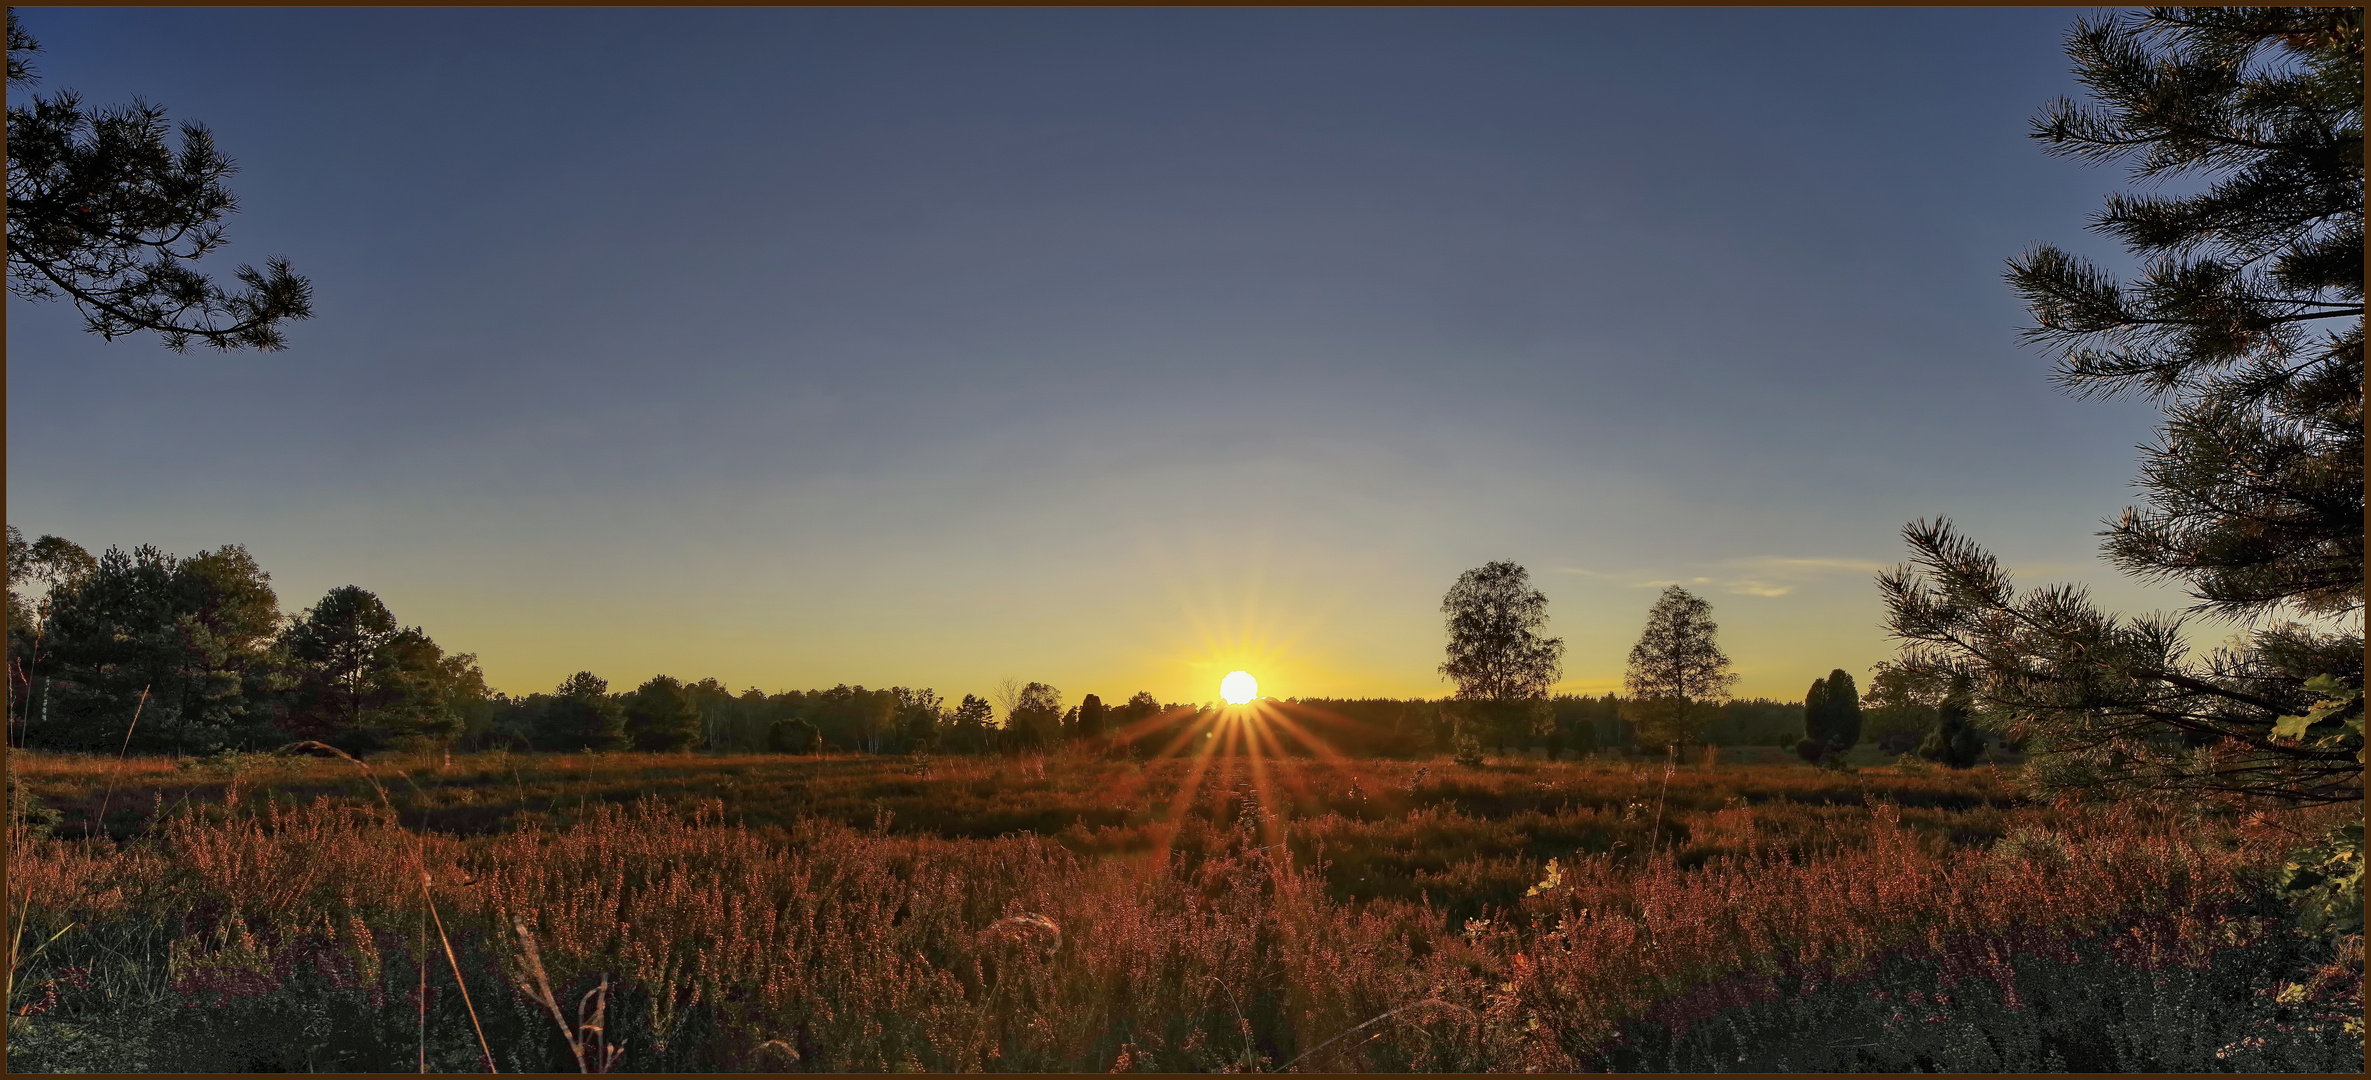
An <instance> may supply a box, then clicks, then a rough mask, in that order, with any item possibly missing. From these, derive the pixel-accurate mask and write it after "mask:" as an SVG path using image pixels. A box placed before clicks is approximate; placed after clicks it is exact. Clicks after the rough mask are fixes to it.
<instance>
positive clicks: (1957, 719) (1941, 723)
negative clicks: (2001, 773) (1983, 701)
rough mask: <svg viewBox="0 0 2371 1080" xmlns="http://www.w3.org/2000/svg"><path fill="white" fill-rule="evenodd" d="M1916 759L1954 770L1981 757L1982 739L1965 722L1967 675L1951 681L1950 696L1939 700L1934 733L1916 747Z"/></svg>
mask: <svg viewBox="0 0 2371 1080" xmlns="http://www.w3.org/2000/svg"><path fill="white" fill-rule="evenodd" d="M1918 756H1919V757H1922V758H1925V759H1927V760H1928V761H1939V762H1942V763H1943V764H1945V765H1949V766H1951V767H1952V768H1954V769H1965V768H1967V767H1969V766H1971V765H1974V764H1975V763H1976V762H1977V760H1978V759H1980V758H1982V757H1983V756H1984V736H1983V734H1982V733H1980V732H1978V731H1977V730H1976V729H1975V727H1974V726H1972V725H1970V724H1969V723H1968V678H1967V676H1965V675H1961V676H1958V677H1957V678H1955V679H1954V680H1953V681H1952V684H1951V693H1950V695H1949V696H1948V697H1945V698H1944V699H1943V705H1942V708H1941V709H1940V710H1939V716H1938V718H1937V719H1936V721H1935V727H1934V730H1932V731H1929V732H1927V736H1926V741H1924V742H1921V743H1919V744H1918Z"/></svg>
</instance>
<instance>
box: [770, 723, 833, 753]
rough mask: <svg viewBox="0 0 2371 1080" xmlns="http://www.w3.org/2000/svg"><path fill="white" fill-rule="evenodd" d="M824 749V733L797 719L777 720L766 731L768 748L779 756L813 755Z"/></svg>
mask: <svg viewBox="0 0 2371 1080" xmlns="http://www.w3.org/2000/svg"><path fill="white" fill-rule="evenodd" d="M822 747H823V733H822V732H820V731H817V730H815V725H813V724H810V723H808V722H806V721H804V720H800V719H797V718H795V717H794V718H792V719H789V720H776V721H774V724H773V726H772V727H771V728H768V729H767V731H766V748H767V749H769V750H772V751H773V752H775V753H777V754H812V753H814V752H815V751H817V750H819V749H822Z"/></svg>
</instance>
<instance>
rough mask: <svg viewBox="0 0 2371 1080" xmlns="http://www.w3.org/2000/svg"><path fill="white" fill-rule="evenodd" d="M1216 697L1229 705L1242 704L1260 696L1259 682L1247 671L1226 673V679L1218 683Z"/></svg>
mask: <svg viewBox="0 0 2371 1080" xmlns="http://www.w3.org/2000/svg"><path fill="white" fill-rule="evenodd" d="M1218 696H1220V697H1223V698H1225V699H1227V704H1229V705H1241V704H1244V703H1246V702H1248V701H1250V700H1251V699H1253V698H1255V697H1258V696H1260V681H1259V680H1258V679H1255V678H1252V677H1251V672H1248V671H1230V672H1227V677H1226V678H1224V679H1220V680H1219V681H1218Z"/></svg>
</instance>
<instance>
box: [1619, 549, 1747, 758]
mask: <svg viewBox="0 0 2371 1080" xmlns="http://www.w3.org/2000/svg"><path fill="white" fill-rule="evenodd" d="M1719 632H1720V624H1718V623H1715V622H1713V621H1712V605H1711V604H1708V603H1706V602H1705V601H1704V600H1703V598H1701V597H1698V596H1696V595H1695V594H1693V593H1690V592H1689V591H1688V590H1686V589H1683V588H1680V587H1679V586H1677V585H1673V586H1670V587H1668V588H1665V589H1664V590H1663V595H1662V596H1660V597H1657V598H1656V600H1655V605H1654V607H1652V608H1649V609H1648V610H1647V624H1646V628H1645V629H1643V630H1641V631H1640V632H1639V635H1638V644H1636V645H1633V646H1631V648H1630V664H1629V668H1628V670H1627V671H1626V672H1625V674H1624V676H1623V688H1624V689H1625V690H1627V691H1629V693H1630V698H1629V700H1628V701H1626V702H1625V703H1624V704H1623V714H1622V715H1623V718H1624V719H1626V720H1629V721H1630V723H1631V725H1632V727H1633V728H1634V729H1635V730H1636V731H1637V733H1638V739H1639V741H1640V742H1641V743H1642V744H1645V745H1649V746H1666V747H1667V746H1679V745H1685V744H1687V743H1691V742H1700V741H1702V738H1703V728H1704V726H1705V725H1706V724H1708V723H1710V722H1711V720H1712V718H1713V715H1714V712H1713V710H1712V708H1711V707H1710V706H1713V705H1716V704H1718V703H1719V702H1720V701H1722V700H1723V699H1725V698H1727V697H1728V695H1729V687H1730V686H1732V685H1734V684H1735V683H1736V682H1737V675H1736V673H1734V672H1732V671H1730V670H1729V657H1728V654H1726V653H1723V652H1722V651H1721V649H1720V646H1719V645H1718V644H1716V643H1715V642H1714V635H1716V634H1718V633H1719Z"/></svg>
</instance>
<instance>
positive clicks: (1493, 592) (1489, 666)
mask: <svg viewBox="0 0 2371 1080" xmlns="http://www.w3.org/2000/svg"><path fill="white" fill-rule="evenodd" d="M1441 612H1442V614H1444V615H1446V616H1448V620H1447V621H1448V629H1449V658H1448V659H1447V660H1446V661H1444V662H1442V664H1441V674H1443V675H1445V676H1448V677H1449V678H1451V679H1453V680H1455V681H1456V683H1457V696H1458V697H1459V698H1461V699H1465V700H1481V701H1489V700H1515V699H1521V698H1535V697H1542V696H1545V695H1546V694H1547V692H1548V687H1550V686H1552V685H1554V684H1555V682H1556V680H1557V679H1558V678H1559V677H1560V676H1561V675H1562V673H1563V670H1564V639H1563V638H1543V637H1541V636H1539V634H1538V633H1537V631H1538V630H1539V628H1540V627H1541V626H1543V625H1545V624H1546V623H1547V621H1548V597H1547V595H1546V594H1545V593H1542V592H1540V591H1539V590H1538V589H1534V588H1532V587H1531V574H1530V572H1529V571H1527V570H1525V569H1523V568H1522V567H1520V566H1517V565H1515V564H1514V563H1512V562H1503V561H1502V562H1493V563H1487V564H1484V565H1482V566H1479V567H1476V568H1474V569H1472V570H1468V571H1466V572H1465V573H1464V574H1463V575H1461V576H1459V577H1458V579H1457V584H1455V585H1453V586H1450V588H1449V594H1448V595H1447V596H1444V597H1442V598H1441Z"/></svg>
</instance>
